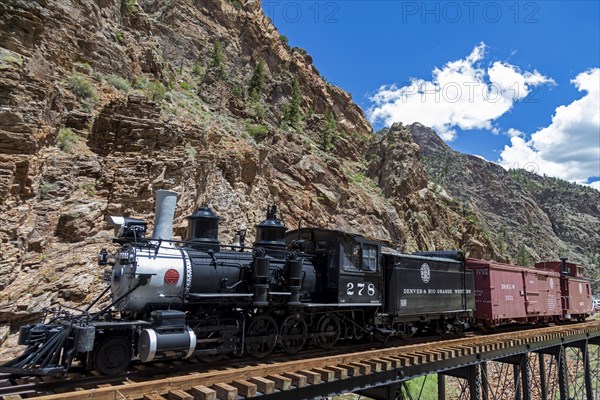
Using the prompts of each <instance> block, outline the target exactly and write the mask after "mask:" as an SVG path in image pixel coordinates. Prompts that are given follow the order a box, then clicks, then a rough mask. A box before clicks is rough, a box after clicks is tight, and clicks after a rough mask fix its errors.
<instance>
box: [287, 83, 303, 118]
mask: <svg viewBox="0 0 600 400" xmlns="http://www.w3.org/2000/svg"><path fill="white" fill-rule="evenodd" d="M301 103H302V90H301V89H300V83H299V82H298V79H294V83H293V84H292V97H291V99H290V101H289V102H288V104H286V106H285V108H284V112H283V119H284V120H285V121H287V122H288V123H289V124H290V125H292V126H293V125H296V124H297V123H298V122H300V119H301V118H302V113H301V109H300V104H301Z"/></svg>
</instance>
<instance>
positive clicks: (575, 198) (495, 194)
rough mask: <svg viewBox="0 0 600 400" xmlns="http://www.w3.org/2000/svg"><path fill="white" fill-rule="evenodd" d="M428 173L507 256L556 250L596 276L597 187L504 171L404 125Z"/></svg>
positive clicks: (526, 257) (599, 249)
mask: <svg viewBox="0 0 600 400" xmlns="http://www.w3.org/2000/svg"><path fill="white" fill-rule="evenodd" d="M408 129H409V130H410V132H411V135H412V138H413V139H414V141H415V143H417V144H418V145H419V147H420V149H421V152H422V155H423V159H422V160H423V163H424V165H425V167H426V169H427V172H428V175H429V177H430V179H431V180H432V181H433V182H435V183H436V184H439V185H440V186H441V187H443V188H444V190H446V191H447V192H448V194H450V195H451V196H452V197H453V198H455V199H457V200H459V201H460V202H462V203H463V204H464V205H465V208H467V209H471V210H472V212H473V219H476V220H477V223H478V224H479V225H480V226H481V228H482V229H483V230H484V231H485V232H488V235H489V237H490V238H491V239H493V241H494V242H495V244H496V245H497V248H498V249H499V252H500V253H501V257H502V258H503V259H505V260H507V261H514V262H521V263H527V264H531V263H532V262H534V261H540V260H548V259H558V257H560V256H565V257H568V258H569V259H570V260H572V261H574V262H576V263H580V264H583V265H585V266H586V267H587V268H588V276H590V277H592V278H593V279H598V278H600V276H599V275H600V229H599V227H600V193H599V192H598V191H596V190H594V189H591V188H589V187H584V186H581V185H576V184H572V183H568V182H566V181H563V180H560V179H556V178H549V177H542V176H539V175H536V174H533V173H530V172H527V171H525V170H509V171H506V170H505V169H504V168H502V167H501V166H499V165H497V164H494V163H491V162H488V161H485V160H483V159H481V158H479V157H476V156H471V155H466V154H462V153H459V152H456V151H454V150H452V149H451V148H450V147H449V146H448V145H446V144H445V143H444V142H443V140H442V139H440V137H439V136H438V135H437V134H436V133H435V132H434V131H433V130H431V129H430V128H427V127H424V126H423V125H421V124H413V125H410V126H408Z"/></svg>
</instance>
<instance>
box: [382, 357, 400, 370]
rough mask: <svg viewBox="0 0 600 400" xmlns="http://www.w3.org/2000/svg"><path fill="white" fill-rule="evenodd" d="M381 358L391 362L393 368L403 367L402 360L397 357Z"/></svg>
mask: <svg viewBox="0 0 600 400" xmlns="http://www.w3.org/2000/svg"><path fill="white" fill-rule="evenodd" d="M381 360H383V361H386V362H389V363H390V365H391V367H392V368H401V367H402V362H401V361H400V360H399V359H397V358H392V357H381Z"/></svg>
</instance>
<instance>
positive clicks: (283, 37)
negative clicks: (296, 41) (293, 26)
mask: <svg viewBox="0 0 600 400" xmlns="http://www.w3.org/2000/svg"><path fill="white" fill-rule="evenodd" d="M279 41H280V42H281V43H283V44H286V45H287V44H288V43H289V41H290V39H288V37H287V36H285V35H281V36H279Z"/></svg>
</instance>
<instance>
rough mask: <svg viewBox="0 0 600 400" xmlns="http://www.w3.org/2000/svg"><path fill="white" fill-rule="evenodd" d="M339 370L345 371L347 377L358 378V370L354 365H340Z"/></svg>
mask: <svg viewBox="0 0 600 400" xmlns="http://www.w3.org/2000/svg"><path fill="white" fill-rule="evenodd" d="M340 368H343V369H345V370H346V371H347V372H348V376H353V377H356V376H360V368H358V366H356V365H350V364H342V365H340Z"/></svg>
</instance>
